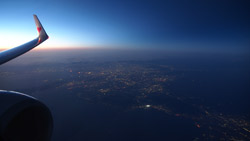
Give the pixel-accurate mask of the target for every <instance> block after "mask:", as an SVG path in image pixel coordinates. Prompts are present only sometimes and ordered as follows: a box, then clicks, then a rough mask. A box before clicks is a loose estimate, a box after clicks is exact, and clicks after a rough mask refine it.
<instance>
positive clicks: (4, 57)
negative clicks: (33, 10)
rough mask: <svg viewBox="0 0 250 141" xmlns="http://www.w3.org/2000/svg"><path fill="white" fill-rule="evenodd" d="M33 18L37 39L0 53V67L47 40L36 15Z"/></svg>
mask: <svg viewBox="0 0 250 141" xmlns="http://www.w3.org/2000/svg"><path fill="white" fill-rule="evenodd" d="M33 16H34V20H35V23H36V28H37V31H38V37H37V38H35V39H34V40H32V41H30V42H28V43H25V44H23V45H20V46H18V47H14V48H11V49H8V50H5V51H2V52H0V65H1V64H4V63H6V62H8V61H10V60H12V59H14V58H16V57H18V56H20V55H22V54H24V53H26V52H28V51H29V50H31V49H33V48H34V47H36V46H38V45H39V44H41V43H42V42H44V41H45V40H47V39H48V38H49V36H48V35H47V33H46V32H45V30H44V28H43V26H42V24H41V23H40V21H39V19H38V18H37V16H36V15H33Z"/></svg>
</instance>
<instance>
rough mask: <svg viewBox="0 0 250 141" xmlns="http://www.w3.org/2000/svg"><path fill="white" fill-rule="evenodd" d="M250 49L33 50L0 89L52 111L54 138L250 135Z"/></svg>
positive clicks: (0, 72)
mask: <svg viewBox="0 0 250 141" xmlns="http://www.w3.org/2000/svg"><path fill="white" fill-rule="evenodd" d="M249 86H250V60H249V56H248V55H246V54H222V53H180V52H174V53H173V52H162V51H161V52H157V51H139V50H134V51H129V50H126V51H123V50H63V51H62V50H61V51H59V50H41V51H39V50H38V51H32V52H30V53H28V54H26V55H24V56H21V57H19V58H17V59H15V60H13V61H11V62H10V63H7V64H4V65H2V66H0V89H6V90H15V91H19V92H22V93H26V94H29V95H31V96H34V97H36V98H38V99H40V100H41V101H43V102H44V103H45V104H46V105H48V107H49V108H50V110H51V112H52V114H53V118H54V133H53V138H52V139H53V140H250V120H249V119H250V112H249V111H250V108H249V107H250V103H249V99H250V96H249V93H250V87H249Z"/></svg>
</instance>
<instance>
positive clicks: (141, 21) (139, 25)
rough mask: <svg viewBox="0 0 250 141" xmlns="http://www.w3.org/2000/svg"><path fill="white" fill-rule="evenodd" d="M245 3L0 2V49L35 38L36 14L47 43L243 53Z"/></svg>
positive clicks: (249, 25)
mask: <svg viewBox="0 0 250 141" xmlns="http://www.w3.org/2000/svg"><path fill="white" fill-rule="evenodd" d="M249 7H250V2H249V1H247V0H245V1H238V0H237V1H236V0H235V1H229V0H218V1H211V0H207V1H204V0H193V1H186V0H185V1H184V0H183V1H178V0H177V1H167V0H158V1H157V0H131V1H130V0H124V1H119V0H79V1H77V0H65V1H63V0H53V1H52V0H51V1H50V0H48V1H46V0H43V1H38V0H34V1H25V0H24V1H19V0H1V1H0V18H1V22H0V37H1V39H4V41H2V40H1V42H2V43H1V42H0V47H6V46H9V45H10V46H11V45H14V44H15V43H16V44H19V43H21V42H25V41H26V40H27V41H28V40H30V39H32V38H34V37H35V36H36V32H35V31H34V30H33V29H34V28H35V26H34V22H33V18H32V14H37V15H38V17H39V18H40V20H41V22H42V24H43V25H44V27H45V29H46V30H47V32H48V34H49V35H50V39H49V41H48V42H46V43H44V44H43V46H47V47H49V46H53V47H72V46H73V47H86V46H98V47H110V46H111V47H136V48H140V47H147V48H171V49H172V48H174V49H175V48H177V49H201V50H203V49H218V50H224V49H227V50H241V51H244V50H248V48H249V46H250V8H249ZM20 36H21V37H20ZM13 37H15V38H14V39H13ZM15 40H16V41H15ZM23 40H25V41H23ZM9 42H12V43H9Z"/></svg>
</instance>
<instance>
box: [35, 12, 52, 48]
mask: <svg viewBox="0 0 250 141" xmlns="http://www.w3.org/2000/svg"><path fill="white" fill-rule="evenodd" d="M33 16H34V20H35V23H36V28H37V31H38V35H39V40H38V44H40V43H42V42H43V41H45V40H47V39H48V38H49V36H48V35H47V33H46V32H45V30H44V28H43V26H42V24H41V23H40V21H39V19H38V18H37V16H36V15H33Z"/></svg>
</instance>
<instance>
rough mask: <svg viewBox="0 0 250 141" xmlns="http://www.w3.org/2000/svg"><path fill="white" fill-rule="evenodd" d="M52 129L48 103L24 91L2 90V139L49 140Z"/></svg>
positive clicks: (9, 140) (0, 112)
mask: <svg viewBox="0 0 250 141" xmlns="http://www.w3.org/2000/svg"><path fill="white" fill-rule="evenodd" d="M52 129H53V119H52V115H51V112H50V110H49V109H48V108H47V106H46V105H44V104H43V103H42V102H40V101H38V100H37V99H35V98H33V97H31V96H28V95H25V94H22V93H18V92H13V91H3V90H0V141H2V140H3V141H16V140H25V141H48V140H50V138H51V135H52Z"/></svg>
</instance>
